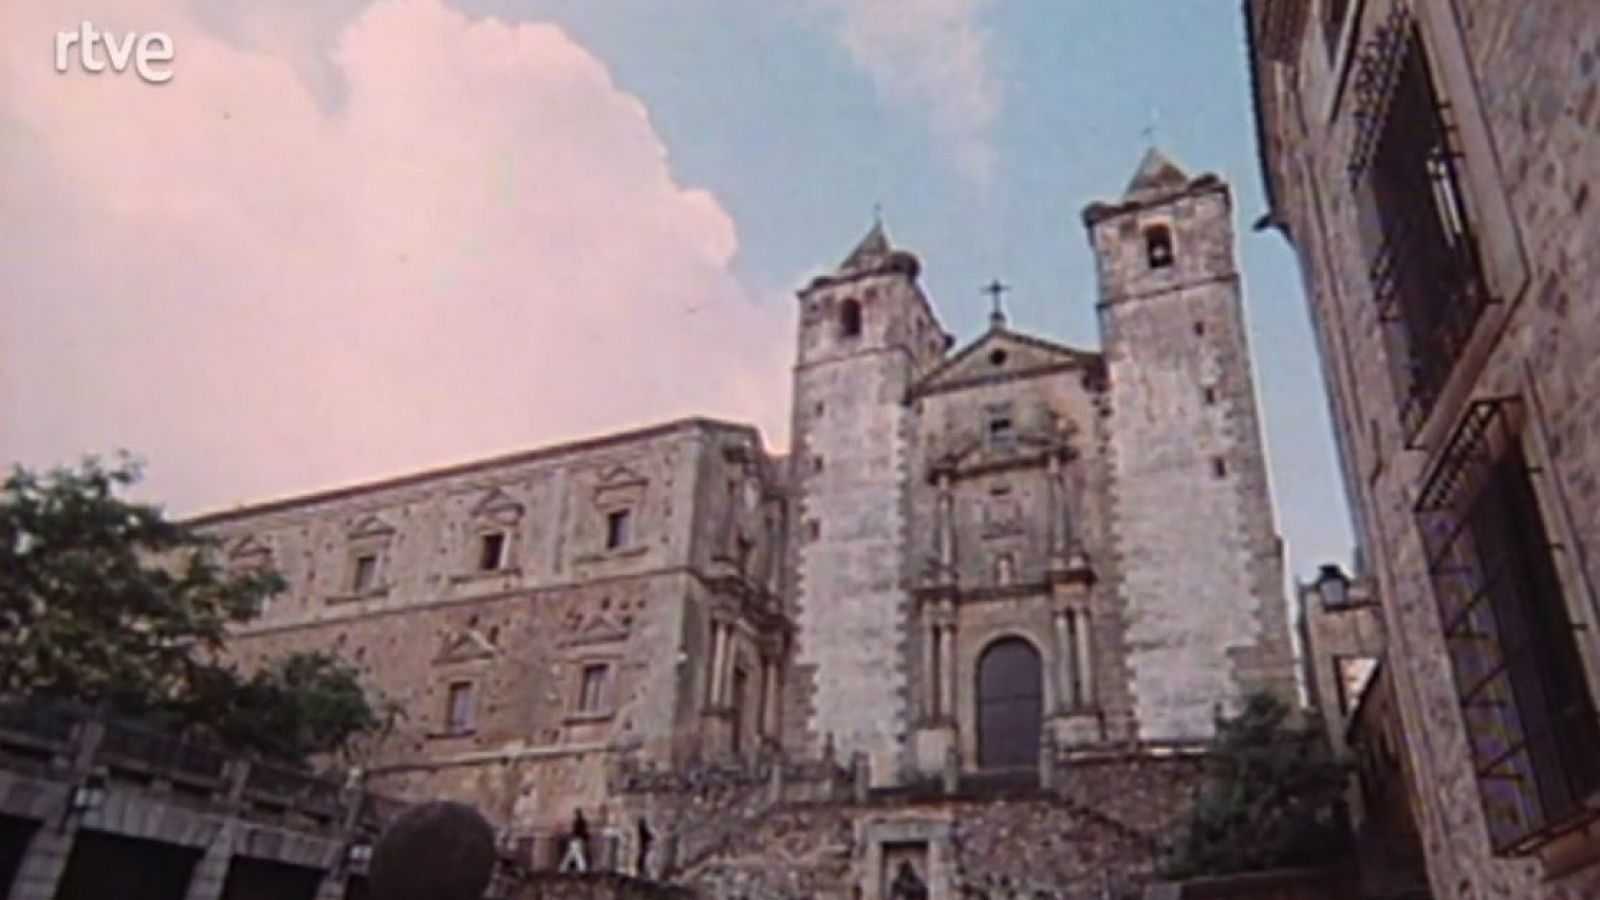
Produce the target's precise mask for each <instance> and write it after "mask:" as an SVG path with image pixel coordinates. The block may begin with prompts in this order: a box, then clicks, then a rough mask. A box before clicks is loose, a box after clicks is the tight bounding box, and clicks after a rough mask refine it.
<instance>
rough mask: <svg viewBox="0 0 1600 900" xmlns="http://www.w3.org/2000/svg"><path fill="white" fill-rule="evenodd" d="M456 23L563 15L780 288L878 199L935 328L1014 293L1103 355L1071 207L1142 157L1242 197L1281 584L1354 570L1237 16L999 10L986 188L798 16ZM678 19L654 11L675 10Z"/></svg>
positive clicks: (589, 6) (1148, 10)
mask: <svg viewBox="0 0 1600 900" xmlns="http://www.w3.org/2000/svg"><path fill="white" fill-rule="evenodd" d="M462 6H463V8H466V9H471V10H473V11H475V12H479V13H492V14H495V15H502V16H511V17H517V16H535V17H549V18H551V19H554V20H555V21H559V22H561V23H562V24H563V25H565V26H566V27H567V28H569V29H570V30H571V31H572V33H573V34H574V35H575V36H576V37H578V38H579V39H580V40H581V41H582V42H583V43H585V44H586V45H588V46H589V47H591V48H592V49H594V50H595V51H596V52H597V53H599V54H600V55H601V56H602V57H604V58H605V59H606V60H607V62H608V63H609V64H610V65H611V68H612V72H613V74H614V76H615V77H616V79H617V81H618V82H619V84H620V86H621V87H623V88H624V89H625V90H627V91H629V92H631V93H634V94H636V95H638V96H639V97H641V98H643V99H644V100H645V101H646V103H647V104H648V106H649V108H650V114H651V117H652V119H653V120H654V122H655V124H656V128H657V129H658V131H659V132H660V133H661V135H662V136H663V138H664V140H665V141H666V143H667V145H668V147H669V148H670V150H671V153H672V157H673V166H674V168H675V169H676V171H677V172H678V173H679V175H680V177H681V178H682V179H683V180H684V181H685V182H687V183H690V184H696V185H705V186H707V187H709V188H710V189H711V190H713V191H714V192H715V193H716V194H717V196H718V197H719V198H720V199H721V200H722V202H723V203H724V204H725V205H726V206H727V207H728V209H729V211H730V213H731V214H732V215H733V217H734V219H735V220H736V222H737V223H738V227H739V231H740V234H741V241H742V243H741V252H740V254H739V256H738V258H737V260H736V268H737V270H738V272H739V273H740V275H741V277H743V278H746V279H748V280H750V281H752V282H755V283H757V284H761V285H766V286H771V287H773V288H776V289H788V288H792V287H793V286H794V285H795V284H796V283H797V273H801V272H804V271H807V270H809V269H814V268H816V267H818V266H821V265H826V264H828V263H831V262H834V261H836V259H837V258H839V257H841V256H842V255H843V254H844V252H845V251H847V250H848V249H849V247H850V245H851V244H852V242H853V241H854V240H855V239H856V237H857V236H858V235H859V234H860V233H861V232H862V231H863V230H864V229H865V228H866V227H867V225H868V224H869V223H870V221H871V214H872V206H873V204H874V203H875V202H878V203H881V204H882V205H883V208H884V214H885V218H886V221H887V224H888V227H889V230H890V233H891V235H892V236H893V238H894V239H895V241H896V242H897V243H898V244H901V245H902V246H905V247H908V248H910V249H913V250H915V251H916V252H917V253H918V254H919V255H920V256H921V257H922V259H923V262H924V272H925V275H924V281H925V284H926V286H927V288H928V290H929V291H930V293H931V294H932V296H933V297H934V299H935V302H936V304H937V306H938V309H939V312H940V315H941V316H942V317H943V318H944V321H945V324H946V327H948V328H950V329H952V330H953V331H955V332H956V334H957V335H958V336H959V337H961V338H962V339H963V340H965V339H967V338H969V337H971V336H972V335H974V334H976V333H977V332H978V331H980V330H981V329H982V327H983V325H984V321H985V316H986V314H987V307H986V301H985V300H984V299H983V297H982V296H981V295H980V293H979V290H978V289H979V286H980V285H982V284H985V283H987V281H988V280H989V279H991V278H994V277H999V278H1001V279H1003V280H1004V281H1006V282H1007V283H1009V284H1011V285H1013V286H1014V288H1015V289H1014V290H1013V292H1012V293H1011V294H1010V295H1009V296H1008V299H1007V304H1008V309H1009V312H1010V314H1011V319H1012V322H1013V324H1014V325H1015V326H1016V327H1018V328H1022V329H1027V330H1033V331H1037V332H1039V333H1041V334H1045V335H1049V336H1053V337H1057V338H1060V339H1064V340H1067V341H1068V342H1071V343H1074V344H1079V345H1086V346H1093V345H1095V344H1097V343H1098V338H1097V335H1096V330H1095V320H1094V312H1093V302H1094V296H1095V293H1094V292H1095V289H1094V279H1093V260H1092V257H1091V255H1090V253H1089V252H1088V246H1087V243H1086V240H1085V237H1084V233H1083V229H1082V226H1081V224H1080V221H1079V218H1078V213H1079V210H1080V209H1081V208H1082V207H1083V206H1084V205H1085V204H1087V203H1088V202H1089V201H1090V200H1092V199H1096V198H1111V197H1115V196H1116V195H1118V194H1120V193H1121V191H1122V188H1123V186H1124V185H1125V184H1126V183H1127V180H1128V178H1129V177H1130V176H1131V175H1132V173H1133V170H1134V168H1135V166H1136V165H1137V163H1138V160H1139V157H1140V156H1141V155H1142V154H1143V152H1144V149H1145V148H1146V146H1147V145H1148V143H1147V142H1148V140H1149V134H1148V129H1150V128H1151V127H1152V125H1154V132H1155V135H1156V138H1155V139H1156V141H1157V142H1158V143H1159V144H1160V145H1161V146H1162V148H1163V149H1164V150H1166V151H1167V152H1168V153H1170V154H1171V155H1172V156H1173V157H1174V158H1176V159H1177V160H1178V161H1179V162H1180V163H1181V164H1183V165H1185V166H1186V167H1188V168H1189V169H1190V171H1191V172H1192V173H1198V172H1200V171H1214V172H1217V173H1219V174H1221V175H1222V176H1223V177H1225V178H1226V179H1227V180H1228V181H1230V182H1231V183H1232V184H1233V186H1234V190H1235V199H1236V208H1237V215H1238V222H1237V223H1236V224H1237V227H1238V229H1239V239H1240V240H1239V244H1240V252H1241V256H1242V263H1243V266H1244V271H1245V277H1246V292H1247V306H1248V315H1249V317H1250V323H1251V329H1252V335H1251V336H1252V340H1253V350H1254V354H1255V358H1256V365H1257V372H1256V376H1257V382H1258V384H1259V387H1260V392H1261V396H1262V399H1263V401H1264V404H1265V411H1266V423H1267V429H1268V439H1269V442H1270V451H1271V454H1272V459H1271V463H1272V470H1273V482H1274V486H1275V492H1276V495H1277V502H1278V506H1279V516H1280V520H1281V521H1280V527H1281V528H1282V530H1283V532H1284V534H1285V536H1286V538H1287V539H1288V540H1289V542H1290V545H1291V554H1292V556H1293V562H1294V567H1295V570H1296V572H1297V573H1299V574H1302V575H1308V574H1309V573H1310V572H1311V571H1312V570H1313V569H1314V566H1315V565H1316V564H1317V563H1319V562H1320V561H1323V560H1326V559H1346V558H1347V557H1348V553H1349V546H1350V536H1349V527H1348V522H1347V515H1346V512H1345V506H1344V499H1343V495H1342V492H1341V490H1340V488H1339V485H1338V477H1339V476H1338V473H1337V469H1336V462H1335V460H1334V456H1333V449H1332V444H1331V437H1330V431H1329V425H1328V419H1327V407H1326V400H1325V399H1324V393H1323V387H1322V382H1321V372H1320V368H1319V365H1318V362H1317V359H1316V352H1315V347H1314V344H1313V341H1312V337H1311V333H1310V326H1309V323H1308V320H1307V317H1306V310H1305V304H1304V299H1303V293H1302V288H1301V284H1300V281H1299V275H1298V272H1297V270H1296V268H1295V264H1294V261H1293V258H1292V255H1291V254H1290V252H1289V250H1288V248H1287V245H1286V244H1285V243H1284V242H1283V240H1282V239H1281V238H1280V237H1279V236H1277V235H1276V234H1275V233H1264V234H1262V233H1255V232H1253V231H1252V230H1251V229H1250V226H1251V225H1252V224H1253V223H1254V221H1255V220H1256V219H1257V218H1258V217H1259V216H1260V215H1261V214H1262V213H1264V212H1265V211H1266V207H1265V201H1264V199H1263V197H1262V192H1261V187H1260V178H1259V174H1258V172H1259V169H1258V166H1257V162H1256V156H1255V152H1256V151H1255V132H1254V122H1253V119H1252V113H1251V107H1250V97H1249V84H1248V78H1247V69H1246V67H1245V36H1244V32H1243V18H1242V16H1241V14H1240V12H1239V10H1238V8H1237V7H1236V5H1234V4H1232V3H1227V2H1209V0H1207V2H1200V0H1177V2H1174V0H1118V2H1116V3H1101V2H1087V0H1067V2H1063V0H1053V2H1047V0H1008V2H1005V3H1001V4H995V5H994V6H993V7H991V8H989V13H988V14H987V15H985V16H983V18H982V20H981V21H982V24H983V27H984V28H985V29H986V30H987V32H988V34H989V40H990V45H989V46H990V54H989V56H988V61H989V64H990V65H991V66H992V68H993V71H994V73H995V75H996V79H997V81H998V83H999V85H1000V88H1001V92H1002V95H1001V96H1002V100H1001V112H1000V113H999V115H998V116H997V118H996V121H995V125H994V128H993V130H992V135H991V139H992V146H993V149H994V152H995V165H994V171H993V175H992V176H991V177H990V178H989V179H988V180H987V181H985V182H980V181H978V180H976V179H974V178H972V177H969V176H967V175H966V174H964V173H963V172H962V171H961V169H960V167H959V165H958V164H957V163H956V162H954V161H953V160H952V159H951V157H950V155H949V154H948V153H945V152H943V148H941V146H940V145H939V143H938V141H937V138H936V137H934V136H930V134H929V127H928V123H927V121H926V116H925V115H923V114H921V113H920V112H919V110H918V109H915V108H911V107H908V106H906V105H900V104H895V103H893V102H886V101H885V98H884V97H883V96H882V91H881V90H880V89H879V88H877V87H875V86H874V84H873V83H872V81H871V79H870V78H869V77H867V76H866V75H864V73H863V72H862V70H861V69H860V67H858V66H857V65H855V64H854V62H853V61H852V59H851V58H850V55H849V54H848V53H847V52H846V51H845V50H844V49H843V48H841V47H840V45H839V44H838V43H837V42H836V41H834V40H833V39H832V37H831V35H830V34H828V32H827V31H826V29H825V28H818V27H816V23H815V22H807V21H805V18H804V17H803V16H802V15H800V14H799V13H797V12H796V11H795V10H794V9H793V8H792V7H789V6H786V5H784V4H778V3H763V4H753V3H748V2H734V0H681V2H676V3H673V4H657V5H653V6H652V5H635V6H633V7H632V8H631V9H630V10H629V11H628V12H627V13H626V14H619V13H618V10H617V9H616V5H615V4H604V3H601V4H597V3H593V2H583V0H571V2H524V3H506V2H499V0H471V2H468V0H463V3H462ZM669 7H670V12H668V11H667V10H668V9H669Z"/></svg>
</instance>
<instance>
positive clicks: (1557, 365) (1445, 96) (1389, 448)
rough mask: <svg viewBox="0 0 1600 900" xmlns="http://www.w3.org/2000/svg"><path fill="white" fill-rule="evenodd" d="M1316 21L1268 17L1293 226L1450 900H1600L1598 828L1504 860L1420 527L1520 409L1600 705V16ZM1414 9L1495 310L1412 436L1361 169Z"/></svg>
mask: <svg viewBox="0 0 1600 900" xmlns="http://www.w3.org/2000/svg"><path fill="white" fill-rule="evenodd" d="M1301 6H1302V4H1298V3H1285V2H1280V0H1252V2H1251V3H1250V4H1249V5H1248V9H1249V12H1250V15H1251V16H1252V23H1253V26H1254V30H1255V31H1256V33H1257V36H1258V40H1257V46H1256V48H1255V57H1254V59H1253V60H1252V66H1253V67H1254V76H1255V81H1256V88H1257V99H1258V112H1259V116H1260V128H1261V139H1262V150H1263V157H1264V162H1265V165H1266V168H1267V173H1268V180H1269V185H1270V189H1271V193H1272V194H1273V196H1274V208H1273V210H1272V212H1273V216H1274V218H1275V220H1276V222H1277V224H1278V226H1279V227H1280V228H1281V229H1282V230H1283V231H1284V233H1285V234H1286V236H1287V237H1288V238H1289V240H1290V241H1291V243H1292V244H1293V245H1294V248H1295V250H1296V252H1297V253H1298V255H1299V260H1300V264H1301V269H1302V271H1303V272H1304V274H1305V277H1306V282H1307V289H1308V294H1309V296H1308V304H1309V306H1310V310H1311V318H1312V322H1313V325H1314V328H1315V330H1316V333H1317V337H1318V342H1319V348H1320V351H1321V354H1322V358H1323V362H1324V372H1325V374H1326V380H1327V383H1328V390H1329V397H1330V404H1331V408H1332V412H1333V418H1334V422H1335V428H1336V432H1337V434H1338V437H1339V446H1340V451H1341V453H1340V455H1341V462H1342V465H1343V469H1344V475H1345V481H1346V484H1347V486H1348V487H1349V488H1350V491H1351V493H1352V495H1353V498H1354V505H1355V514H1356V515H1355V518H1356V525H1357V531H1358V534H1359V536H1360V540H1361V545H1362V550H1363V553H1364V555H1365V556H1366V558H1367V559H1369V560H1370V561H1371V568H1372V570H1373V576H1374V578H1375V580H1376V585H1377V592H1378V595H1379V596H1380V598H1381V600H1382V603H1383V605H1384V618H1385V626H1386V631H1387V634H1388V638H1389V645H1390V652H1389V659H1390V662H1391V664H1392V666H1393V669H1392V673H1393V676H1394V680H1395V691H1396V697H1397V699H1398V702H1399V707H1400V714H1401V718H1402V720H1403V724H1404V731H1405V734H1406V736H1407V748H1406V749H1407V751H1408V753H1409V762H1410V768H1411V770H1412V771H1413V772H1414V776H1415V779H1416V784H1415V790H1416V796H1417V799H1418V802H1419V803H1420V805H1421V810H1420V812H1421V820H1422V821H1421V823H1420V824H1421V828H1422V832H1423V839H1424V843H1425V846H1426V851H1427V856H1428V864H1429V871H1430V876H1431V880H1432V882H1433V889H1434V891H1435V896H1438V897H1441V898H1468V897H1471V898H1499V897H1505V898H1518V900H1545V898H1549V900H1555V898H1562V900H1568V898H1570V900H1576V898H1579V897H1592V896H1595V895H1596V894H1597V893H1600V867H1597V866H1595V865H1593V864H1592V862H1593V860H1594V859H1595V858H1596V852H1595V845H1596V843H1597V841H1596V838H1595V836H1594V834H1593V833H1592V832H1593V827H1592V826H1591V828H1590V829H1588V830H1587V831H1585V830H1580V831H1576V832H1569V833H1568V834H1567V835H1566V836H1565V837H1563V838H1562V839H1561V840H1559V841H1551V842H1549V843H1547V844H1545V845H1544V846H1543V847H1542V848H1540V850H1539V852H1536V853H1529V852H1525V853H1521V854H1509V853H1508V854H1497V853H1496V852H1495V851H1494V849H1493V848H1492V847H1491V846H1490V841H1489V835H1488V829H1487V824H1486V816H1485V807H1484V804H1483V801H1482V799H1481V795H1480V790H1479V785H1478V783H1477V779H1476V777H1475V774H1474V771H1473V765H1472V762H1471V758H1470V755H1469V749H1468V740H1467V735H1466V730H1465V729H1466V726H1465V720H1464V717H1463V713H1462V710H1461V702H1460V698H1459V696H1458V693H1457V688H1456V684H1455V679H1454V677H1453V674H1452V670H1451V665H1450V658H1449V655H1448V652H1447V646H1446V644H1445V641H1444V638H1443V628H1442V624H1441V620H1440V610H1439V607H1438V604H1437V602H1436V594H1435V590H1434V587H1433V583H1432V580H1431V578H1430V575H1429V571H1428V562H1427V559H1426V553H1425V550H1424V547H1423V543H1422V536H1421V534H1420V532H1419V527H1418V521H1417V517H1416V515H1415V512H1414V510H1415V507H1416V503H1417V498H1418V495H1419V493H1420V491H1421V488H1422V486H1423V484H1424V483H1425V481H1426V479H1427V478H1428V477H1429V475H1430V473H1431V472H1433V471H1435V470H1436V469H1437V468H1438V467H1439V466H1440V464H1441V452H1442V450H1443V448H1444V447H1445V446H1446V445H1447V442H1448V439H1449V438H1450V437H1451V436H1452V434H1454V433H1455V432H1456V430H1457V428H1458V427H1459V424H1460V422H1461V421H1462V420H1463V418H1464V417H1465V415H1466V412H1467V410H1468V409H1469V408H1470V407H1471V405H1472V404H1474V403H1475V402H1478V401H1498V400H1505V401H1510V402H1512V403H1515V404H1516V406H1517V408H1518V409H1519V410H1520V412H1521V415H1522V416H1523V422H1524V424H1523V426H1522V428H1521V431H1520V433H1519V435H1518V440H1519V442H1520V444H1521V447H1522V449H1523V451H1524V453H1525V454H1527V456H1528V458H1529V459H1530V461H1531V463H1532V466H1533V467H1534V469H1535V471H1534V473H1533V476H1532V480H1533V481H1534V487H1535V490H1536V492H1537V494H1538V496H1539V506H1540V513H1541V516H1542V519H1543V523H1544V525H1545V528H1546V531H1547V532H1548V534H1549V539H1550V541H1551V543H1552V544H1554V545H1556V547H1557V548H1559V549H1558V550H1557V551H1555V552H1554V554H1553V558H1554V563H1555V565H1556V568H1557V571H1558V578H1559V580H1560V582H1561V586H1562V592H1563V595H1564V599H1565V601H1566V603H1567V606H1568V612H1569V614H1570V616H1571V618H1572V619H1573V620H1574V621H1575V623H1576V624H1577V628H1576V630H1575V634H1576V636H1577V637H1576V641H1577V644H1578V649H1579V653H1580V655H1581V657H1582V660H1583V664H1584V665H1585V667H1586V669H1587V675H1588V678H1587V681H1588V685H1589V686H1590V694H1591V696H1600V693H1597V692H1596V690H1595V688H1596V687H1597V686H1600V679H1597V678H1596V677H1595V673H1596V672H1597V671H1600V630H1597V628H1596V625H1597V624H1600V623H1597V621H1596V616H1595V610H1596V604H1595V600H1596V597H1597V592H1596V586H1597V585H1600V517H1597V516H1595V515H1594V510H1595V509H1596V508H1600V393H1597V392H1596V391H1595V390H1594V388H1593V386H1594V385H1595V384H1596V383H1600V304H1596V303H1595V302H1594V296H1595V293H1596V285H1597V283H1600V261H1597V256H1596V254H1595V253H1594V252H1593V248H1594V247H1595V246H1597V245H1600V205H1597V204H1596V203H1595V202H1594V197H1593V193H1594V191H1595V185H1596V184H1597V183H1600V17H1597V16H1596V15H1595V9H1594V4H1593V3H1592V2H1590V0H1533V2H1524V3H1505V2H1501V0H1433V2H1412V3H1404V4H1397V3H1396V2H1394V0H1369V2H1367V3H1364V4H1361V3H1356V4H1349V8H1350V10H1351V16H1350V19H1349V20H1348V21H1347V22H1342V23H1333V25H1332V26H1331V28H1330V27H1329V26H1326V25H1325V24H1324V23H1323V21H1322V19H1323V17H1322V16H1317V15H1313V16H1299V15H1298V13H1299V12H1300V11H1301V10H1300V9H1299V8H1300V7H1301ZM1397 10H1402V11H1403V10H1409V11H1410V12H1412V13H1414V14H1415V16H1416V22H1417V23H1418V27H1419V28H1420V34H1421V35H1422V38H1423V41H1424V44H1425V46H1426V48H1427V52H1428V54H1429V57H1430V62H1431V71H1430V76H1431V77H1432V79H1433V81H1434V83H1435V87H1436V89H1437V90H1438V91H1439V92H1440V95H1441V99H1442V100H1443V101H1444V103H1446V104H1447V106H1448V110H1449V112H1448V116H1449V119H1450V121H1451V123H1452V125H1453V126H1454V128H1453V133H1452V136H1451V138H1452V140H1453V142H1454V144H1455V146H1454V148H1453V149H1454V150H1456V151H1457V152H1458V153H1459V157H1458V158H1457V159H1456V162H1455V164H1456V165H1457V166H1458V171H1459V173H1460V181H1459V183H1460V185H1461V186H1462V187H1461V190H1462V196H1463V202H1464V204H1465V206H1466V213H1467V218H1468V220H1469V225H1470V227H1471V229H1472V232H1473V240H1474V241H1475V243H1476V249H1477V251H1478V252H1479V254H1480V256H1481V260H1482V264H1483V276H1484V281H1485V284H1486V287H1487V290H1488V292H1489V293H1490V295H1491V299H1492V301H1493V302H1492V303H1491V304H1490V305H1489V306H1488V308H1487V310H1486V311H1485V313H1484V315H1483V317H1482V318H1481V319H1480V320H1479V321H1478V323H1477V324H1476V326H1475V327H1474V329H1473V331H1472V334H1471V335H1470V341H1468V342H1467V344H1466V345H1465V346H1464V347H1463V348H1462V351H1461V353H1460V354H1459V356H1458V357H1457V359H1456V360H1455V363H1454V366H1453V368H1452V371H1451V374H1450V376H1449V380H1448V381H1447V383H1446V384H1445V386H1444V389H1443V390H1442V391H1441V393H1440V396H1439V397H1438V399H1437V400H1436V401H1435V403H1434V405H1433V411H1432V413H1431V414H1430V415H1429V416H1428V420H1427V421H1426V422H1423V423H1422V424H1421V427H1420V429H1408V428H1405V427H1403V416H1402V410H1401V408H1400V400H1401V396H1400V391H1399V390H1398V389H1397V385H1396V380H1395V377H1394V375H1393V374H1392V373H1394V372H1395V371H1396V368H1397V366H1398V365H1400V364H1399V363H1398V362H1397V359H1396V347H1395V345H1394V344H1393V343H1392V340H1393V338H1394V334H1393V328H1392V326H1391V325H1390V324H1388V322H1387V321H1386V320H1385V319H1384V318H1383V317H1382V316H1381V315H1380V311H1379V308H1378V303H1377V302H1376V300H1375V295H1374V290H1373V286H1372V284H1371V280H1370V273H1371V271H1372V270H1371V256H1370V253H1371V250H1372V249H1373V247H1372V243H1373V241H1374V239H1375V236H1374V235H1373V234H1371V232H1370V231H1369V230H1368V229H1366V228H1365V227H1364V223H1363V220H1362V218H1361V214H1360V212H1359V204H1360V195H1359V193H1358V192H1357V191H1356V190H1354V188H1355V187H1357V186H1358V184H1357V183H1356V182H1353V181H1352V178H1351V172H1350V163H1351V159H1352V149H1353V148H1354V147H1356V146H1357V139H1358V132H1359V125H1360V119H1359V118H1358V116H1357V115H1356V110H1357V109H1358V107H1359V105H1360V102H1359V98H1358V97H1357V96H1356V88H1355V87H1354V86H1355V85H1359V84H1362V83H1363V81H1362V79H1361V78H1360V77H1358V76H1359V73H1358V72H1356V71H1355V68H1356V67H1357V66H1359V65H1360V59H1361V54H1362V52H1363V51H1364V50H1365V49H1366V48H1369V47H1371V46H1372V44H1371V41H1372V39H1373V37H1374V36H1375V35H1376V34H1377V31H1378V29H1379V28H1380V27H1381V26H1383V25H1385V24H1386V23H1388V22H1390V21H1391V19H1390V17H1391V15H1393V14H1395V13H1396V11H1397ZM1273 22H1294V23H1298V27H1297V28H1296V29H1295V30H1293V33H1292V38H1291V39H1289V40H1287V41H1284V42H1277V43H1268V42H1264V41H1262V40H1261V39H1260V37H1261V35H1264V34H1268V33H1270V29H1269V28H1268V25H1269V24H1270V23H1273ZM1541 856H1542V857H1543V858H1542V859H1541Z"/></svg>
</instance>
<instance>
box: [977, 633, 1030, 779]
mask: <svg viewBox="0 0 1600 900" xmlns="http://www.w3.org/2000/svg"><path fill="white" fill-rule="evenodd" d="M1040 673H1041V667H1040V665H1039V651H1037V650H1035V649H1033V645H1032V644H1030V643H1028V642H1027V641H1025V640H1023V639H1022V638H1015V637H1012V638H1001V639H1000V640H998V641H995V642H994V643H992V644H990V645H989V647H988V649H986V650H984V651H983V655H982V656H980V657H979V658H978V766H979V768H982V769H988V770H994V769H1034V768H1036V767H1037V766H1038V764H1039V737H1040V728H1041V726H1042V720H1043V715H1044V688H1043V681H1042V679H1041V677H1040Z"/></svg>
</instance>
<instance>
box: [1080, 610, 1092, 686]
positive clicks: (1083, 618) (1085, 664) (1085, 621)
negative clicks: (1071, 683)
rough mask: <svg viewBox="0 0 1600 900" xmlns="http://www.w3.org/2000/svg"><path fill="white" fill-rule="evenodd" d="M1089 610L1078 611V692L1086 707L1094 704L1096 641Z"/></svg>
mask: <svg viewBox="0 0 1600 900" xmlns="http://www.w3.org/2000/svg"><path fill="white" fill-rule="evenodd" d="M1089 624H1090V618H1089V611H1088V610H1086V609H1085V610H1079V611H1078V622H1077V625H1078V628H1077V631H1078V693H1079V699H1080V702H1081V703H1082V705H1083V706H1084V707H1085V708H1090V707H1093V706H1094V702H1095V701H1094V642H1093V640H1092V639H1091V638H1090V628H1089Z"/></svg>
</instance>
